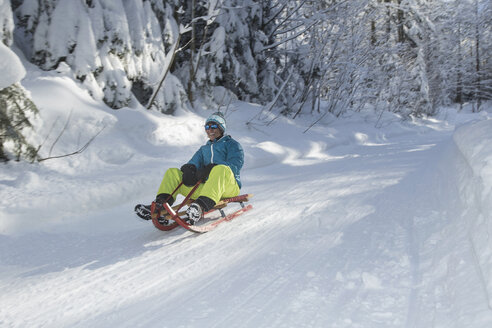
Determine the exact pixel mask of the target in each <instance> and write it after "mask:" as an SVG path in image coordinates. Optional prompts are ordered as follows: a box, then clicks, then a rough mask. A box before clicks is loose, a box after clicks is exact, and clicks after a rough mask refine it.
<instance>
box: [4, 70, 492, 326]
mask: <svg viewBox="0 0 492 328" xmlns="http://www.w3.org/2000/svg"><path fill="white" fill-rule="evenodd" d="M23 85H24V86H25V87H26V88H27V89H28V90H29V91H30V92H31V93H32V96H33V97H34V99H35V101H36V103H37V104H38V105H39V106H40V107H41V117H40V118H39V119H38V121H37V122H36V124H37V126H39V127H44V130H43V131H47V130H49V129H51V127H53V128H52V133H51V134H49V135H48V136H47V134H48V133H47V132H43V133H44V134H43V135H42V136H38V138H41V139H44V138H47V141H46V143H45V145H44V146H43V148H42V155H43V156H49V155H51V156H55V155H59V154H64V153H69V152H72V151H74V150H76V149H78V148H80V147H81V146H83V145H84V144H85V143H86V142H87V140H89V139H90V138H91V137H92V136H94V135H95V134H96V133H98V132H99V131H101V130H102V132H101V133H100V134H99V136H98V137H97V138H96V139H95V141H94V142H93V143H92V144H91V145H90V146H89V148H88V149H87V150H86V151H85V152H83V153H82V154H80V155H76V156H71V157H67V158H62V159H53V160H48V161H45V162H42V163H41V164H36V165H28V164H24V163H8V164H6V165H2V166H1V167H0V217H1V219H0V233H1V234H0V249H1V253H0V326H1V327H364V328H367V327H369V328H371V327H378V328H379V327H490V326H491V324H492V310H491V308H492V302H491V299H492V279H490V278H489V277H491V276H492V273H491V271H492V269H491V263H492V259H491V254H492V241H491V240H489V239H487V238H488V236H490V235H491V233H492V231H491V222H492V221H491V208H490V204H491V202H490V200H491V188H490V187H491V186H492V177H491V174H490V173H491V168H492V157H491V156H492V146H491V145H492V143H491V142H489V141H490V138H491V132H490V131H492V130H491V122H492V120H490V117H491V111H490V110H489V111H488V112H487V111H484V112H482V113H481V114H459V115H457V114H456V113H454V112H453V110H444V111H443V115H442V117H440V118H439V119H433V120H419V121H415V122H413V123H412V122H407V123H402V122H399V121H398V118H396V117H393V116H390V115H388V116H386V117H383V119H382V121H380V122H378V125H383V127H382V128H380V129H377V128H375V127H374V126H375V125H376V121H377V119H376V118H375V117H374V115H373V114H371V113H369V112H368V113H365V112H363V113H355V114H353V115H352V116H351V117H346V118H344V119H341V120H335V119H333V118H330V117H326V118H325V119H324V120H323V121H322V122H320V123H319V124H318V125H316V126H314V127H313V128H311V129H310V130H309V131H308V132H307V133H303V131H305V130H306V128H307V127H308V126H309V125H310V123H311V122H312V121H313V120H314V118H313V117H309V118H302V119H300V120H296V121H289V120H286V119H282V118H279V119H277V120H275V123H274V124H272V125H269V126H265V125H261V124H258V122H257V121H253V123H252V124H249V125H245V124H244V122H245V121H247V120H249V119H250V118H251V117H253V116H255V115H256V114H257V113H258V112H259V111H260V110H261V108H259V107H258V106H255V105H251V104H245V103H234V104H232V105H231V108H229V110H228V112H227V119H228V129H229V133H230V134H231V135H232V136H233V137H235V138H236V139H237V140H239V141H240V142H241V143H242V145H243V147H244V149H245V154H246V165H245V167H244V169H243V171H242V180H243V192H248V193H254V194H255V196H254V199H253V201H252V203H253V205H254V207H255V208H254V210H253V211H251V212H248V213H246V214H245V215H243V216H241V217H240V218H238V219H237V220H235V221H232V222H230V223H227V224H223V225H221V226H220V227H219V228H218V229H217V230H215V231H213V232H211V233H208V234H203V235H195V234H193V233H190V232H187V231H184V230H183V229H176V230H174V231H172V232H169V233H163V232H161V231H158V230H156V229H154V228H153V227H152V225H151V224H150V223H149V222H140V221H138V219H137V218H136V217H135V216H134V214H133V206H134V205H135V204H136V203H139V202H147V201H150V200H152V198H153V197H154V196H155V192H156V190H157V187H158V186H159V183H160V180H161V178H162V175H163V173H164V172H165V169H166V168H168V167H170V166H180V165H181V164H182V163H184V162H185V161H187V160H188V159H189V157H190V156H191V155H192V154H193V152H194V150H195V149H196V148H197V147H198V146H199V145H200V144H202V143H203V142H204V141H205V139H206V137H205V134H204V132H203V131H202V125H203V119H204V117H206V116H207V115H208V114H209V113H210V111H200V112H198V113H197V114H194V113H189V112H185V111H182V112H180V113H179V115H178V116H176V117H167V116H163V115H161V114H157V113H153V112H148V111H145V110H144V109H141V108H137V109H122V110H119V111H116V112H115V111H112V110H110V109H107V108H106V107H104V106H103V105H101V104H100V103H97V102H94V101H93V100H92V99H91V98H90V97H89V96H88V95H87V94H86V93H85V92H84V91H83V90H81V89H79V87H78V86H77V85H76V84H75V83H74V82H73V81H72V80H71V79H70V78H69V77H67V76H66V75H65V74H64V73H63V72H61V73H53V75H47V74H46V73H43V75H38V74H36V73H33V72H29V73H28V78H26V79H25V80H24V81H23ZM238 109H240V110H238ZM70 112H71V115H70V120H69V123H68V128H67V129H66V132H65V133H64V134H63V135H62V136H61V138H60V140H59V141H58V142H56V143H55V145H54V147H53V149H52V150H51V154H50V148H51V146H52V145H53V143H54V142H55V140H56V138H57V136H58V134H59V133H60V131H62V130H63V126H64V125H65V123H66V120H67V117H68V116H69V113H70ZM255 122H256V123H255ZM381 123H384V124H381ZM455 127H458V128H457V129H456V131H455ZM32 137H33V138H34V137H36V136H32Z"/></svg>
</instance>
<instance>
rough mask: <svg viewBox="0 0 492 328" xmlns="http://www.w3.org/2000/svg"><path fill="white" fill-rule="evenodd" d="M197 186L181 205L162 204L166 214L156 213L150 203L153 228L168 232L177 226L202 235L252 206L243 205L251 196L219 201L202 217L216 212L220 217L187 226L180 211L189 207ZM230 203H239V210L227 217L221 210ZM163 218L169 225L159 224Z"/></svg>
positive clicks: (153, 205) (208, 218)
mask: <svg viewBox="0 0 492 328" xmlns="http://www.w3.org/2000/svg"><path fill="white" fill-rule="evenodd" d="M199 185H200V182H198V183H197V184H196V185H195V187H194V188H193V189H192V190H191V191H190V193H189V194H188V195H187V196H186V198H185V199H184V200H183V201H182V202H181V204H178V205H175V206H172V207H171V206H169V204H167V203H164V208H165V210H166V212H167V213H162V212H164V211H156V208H155V202H152V205H151V213H152V214H151V217H152V223H153V224H154V226H155V227H156V228H157V229H159V230H162V231H169V230H173V229H174V228H177V227H178V226H182V227H183V228H185V229H187V230H190V231H193V232H197V233H204V232H208V231H210V230H213V229H215V228H216V227H217V226H219V225H220V224H221V223H223V222H226V221H231V220H233V219H235V218H236V217H238V216H240V215H241V214H243V213H244V212H247V211H249V210H251V209H252V208H253V205H251V204H249V205H245V204H244V203H245V202H248V201H249V199H250V198H251V197H253V195H252V194H244V195H239V196H236V197H231V198H225V199H222V200H220V201H219V202H218V203H217V204H215V206H214V208H213V209H211V210H210V211H208V212H206V213H204V216H205V215H207V214H210V213H212V212H216V211H218V212H219V213H220V217H218V218H210V217H204V218H203V219H202V220H200V221H199V222H198V225H191V224H188V223H187V222H186V218H184V217H182V216H183V215H186V212H185V211H180V210H181V209H182V208H183V207H184V206H185V205H189V204H191V203H192V202H193V200H192V198H191V197H192V195H193V193H194V192H195V190H196V188H198V186H199ZM178 187H179V186H178ZM176 189H177V188H176ZM230 203H239V205H240V206H241V208H240V209H238V210H236V211H234V212H232V213H230V214H228V215H226V214H225V212H224V210H223V209H224V208H225V207H227V205H228V204H230ZM163 217H164V218H165V220H168V221H170V223H169V224H161V223H160V222H159V219H161V220H162V218H163ZM202 221H204V223H203V224H201V223H202Z"/></svg>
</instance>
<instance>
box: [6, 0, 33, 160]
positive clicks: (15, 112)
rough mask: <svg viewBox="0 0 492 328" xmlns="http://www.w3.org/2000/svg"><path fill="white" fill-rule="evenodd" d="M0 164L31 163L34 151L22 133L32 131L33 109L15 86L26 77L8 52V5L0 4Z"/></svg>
mask: <svg viewBox="0 0 492 328" xmlns="http://www.w3.org/2000/svg"><path fill="white" fill-rule="evenodd" d="M0 26H2V29H1V30H0V40H1V41H0V59H1V60H0V161H1V162H5V161H8V160H9V159H10V156H9V154H10V153H12V154H13V155H14V156H15V158H16V159H17V160H19V159H20V158H21V157H25V158H27V159H29V160H34V159H35V157H36V149H35V148H34V147H33V146H32V145H30V144H29V142H28V141H27V140H26V138H25V136H24V133H25V130H26V129H29V128H31V127H32V125H31V122H30V120H29V118H30V117H31V115H32V114H36V113H37V108H36V106H35V105H34V103H33V102H32V101H31V100H30V99H29V97H28V95H27V92H26V91H25V90H24V88H23V87H22V86H21V85H20V84H19V83H18V82H19V81H20V80H21V79H22V78H23V77H24V75H25V74H26V71H25V69H24V66H23V65H22V63H21V61H20V59H19V58H18V57H17V55H16V54H15V53H14V52H13V51H12V50H10V49H9V48H8V46H9V45H11V44H12V31H13V27H14V24H13V17H12V11H11V9H10V3H9V2H8V1H6V0H0Z"/></svg>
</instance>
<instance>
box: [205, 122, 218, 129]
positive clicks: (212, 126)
mask: <svg viewBox="0 0 492 328" xmlns="http://www.w3.org/2000/svg"><path fill="white" fill-rule="evenodd" d="M218 128H219V125H218V124H215V123H214V124H205V130H210V129H218Z"/></svg>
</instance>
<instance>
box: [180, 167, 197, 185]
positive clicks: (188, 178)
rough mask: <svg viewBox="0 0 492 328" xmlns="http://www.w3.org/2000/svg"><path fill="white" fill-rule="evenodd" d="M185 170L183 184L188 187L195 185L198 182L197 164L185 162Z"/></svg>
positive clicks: (183, 169)
mask: <svg viewBox="0 0 492 328" xmlns="http://www.w3.org/2000/svg"><path fill="white" fill-rule="evenodd" d="M181 172H183V184H184V185H185V186H187V187H193V186H194V185H196V183H197V182H198V178H197V177H196V166H195V165H193V164H185V165H183V166H181Z"/></svg>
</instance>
